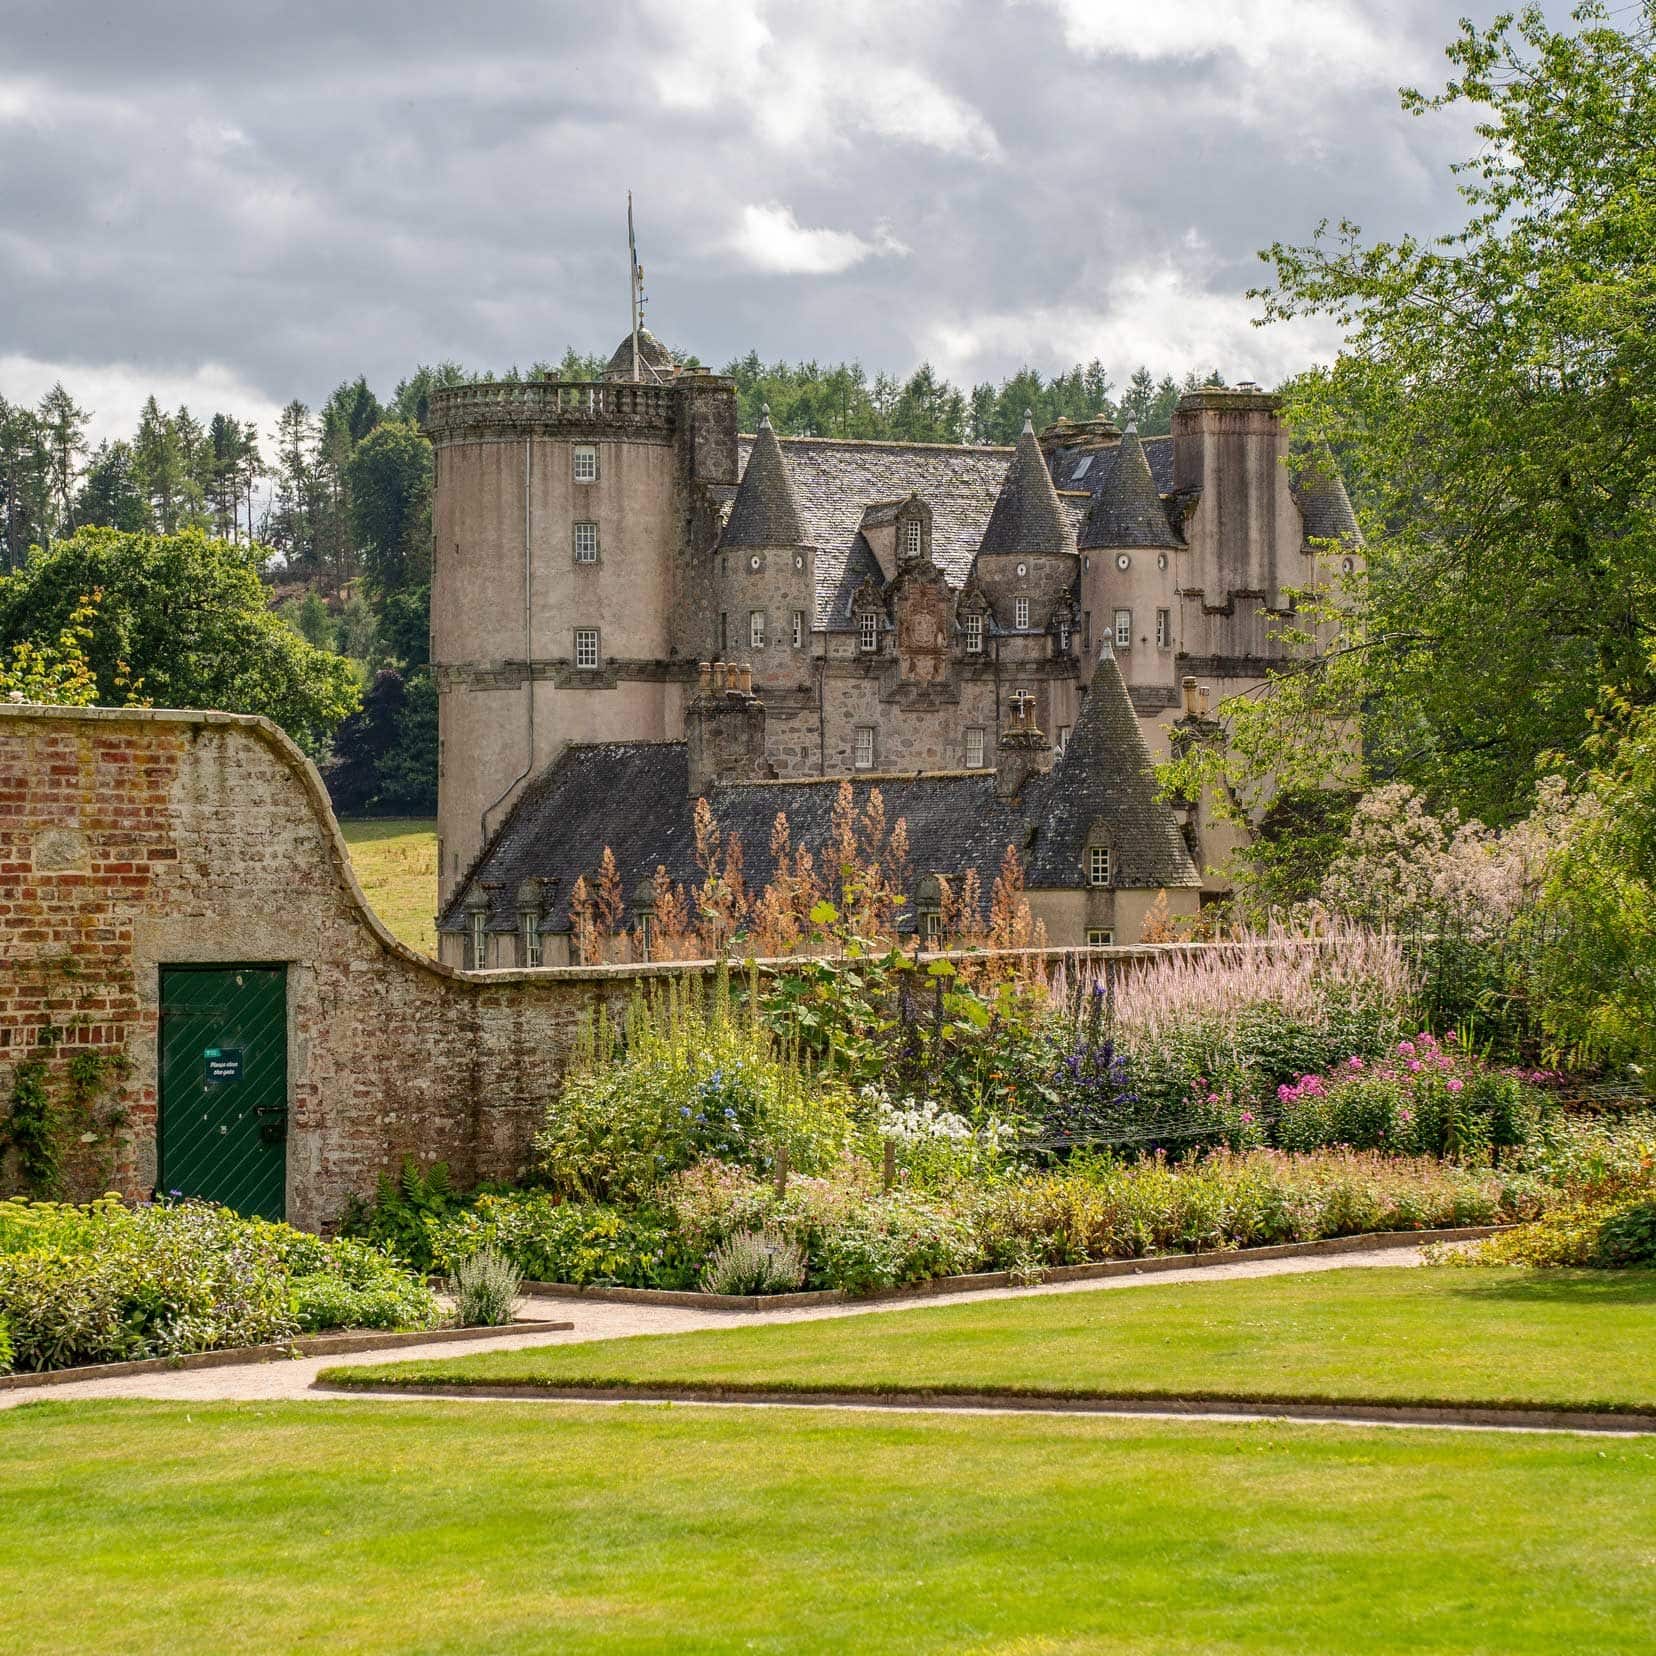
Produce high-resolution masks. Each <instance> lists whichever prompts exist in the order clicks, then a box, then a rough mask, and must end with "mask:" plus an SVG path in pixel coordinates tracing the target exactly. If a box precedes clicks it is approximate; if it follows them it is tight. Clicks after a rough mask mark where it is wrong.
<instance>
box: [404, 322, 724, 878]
mask: <svg viewBox="0 0 1656 1656" xmlns="http://www.w3.org/2000/svg"><path fill="white" fill-rule="evenodd" d="M649 344H650V346H651V347H652V353H651V354H652V357H653V355H654V351H655V350H658V349H659V347H656V346H655V342H654V341H653V340H652V341H650V342H649ZM632 349H633V342H632V336H631V335H630V334H629V335H628V337H627V338H626V339H625V340H623V341H622V344H621V346H619V347H618V348H617V350H616V360H620V359H621V357H622V355H623V353H625V355H626V357H627V359H628V360H629V362H630V359H631V356H632ZM651 365H652V367H655V368H657V370H658V372H659V365H658V364H657V363H655V362H654V361H653V360H652V364H651ZM426 430H427V434H428V435H429V436H430V438H431V443H432V449H433V462H434V466H435V476H434V494H433V505H432V516H433V541H434V545H433V559H432V584H431V660H432V667H433V672H434V675H435V678H436V682H437V689H438V793H437V814H438V836H439V857H440V870H439V876H438V889H439V897H440V901H441V902H443V903H446V902H447V901H448V899H449V897H450V896H451V895H452V893H453V891H454V890H455V888H456V886H457V884H458V883H459V882H460V881H461V880H462V879H463V878H464V877H465V875H466V873H467V871H468V869H469V868H470V867H471V864H472V862H473V860H474V859H475V857H476V856H477V854H478V852H479V851H480V850H481V849H482V848H483V846H484V845H485V844H486V843H487V841H488V839H489V837H490V836H491V835H492V834H493V833H494V832H495V831H496V830H497V829H498V828H499V826H500V824H501V822H502V821H503V820H504V818H505V815H506V813H507V812H508V811H509V810H510V808H511V806H512V805H513V803H515V801H516V800H517V798H518V796H519V795H520V793H521V792H522V790H523V788H524V786H525V785H526V784H527V783H528V782H529V781H530V780H531V779H532V778H533V777H535V776H536V775H538V774H539V773H540V772H541V771H542V770H544V769H545V767H546V766H547V765H549V764H551V763H552V762H553V761H554V760H556V759H557V757H558V756H559V755H560V753H561V752H562V751H563V749H564V748H565V747H566V746H567V745H568V744H569V743H571V742H603V741H662V740H666V739H669V738H673V737H677V736H678V735H679V734H680V732H681V729H682V707H683V700H684V695H685V692H686V689H687V688H688V686H689V684H690V681H692V680H693V678H694V671H695V669H694V660H695V657H696V655H697V653H698V650H697V646H696V643H695V642H693V625H694V623H693V620H692V617H693V616H694V613H695V611H696V610H697V608H698V607H699V608H701V609H702V610H703V611H704V612H705V604H703V605H701V606H698V605H697V604H696V602H695V598H696V595H695V593H694V592H693V590H692V585H693V582H692V573H691V572H692V567H693V561H694V560H695V558H696V557H697V556H698V555H700V556H705V549H706V547H707V545H708V543H709V542H710V540H711V538H712V528H711V525H712V521H713V519H712V506H711V503H710V502H709V501H708V500H707V498H706V494H705V489H706V486H707V485H710V484H724V485H729V484H732V483H734V482H735V481H736V416H735V391H734V386H733V384H732V382H730V381H729V380H723V379H718V378H716V377H715V376H713V375H709V374H686V375H676V374H674V375H670V376H667V377H662V378H659V379H655V380H648V381H646V380H643V379H640V380H636V381H633V380H627V381H623V380H620V379H606V380H604V381H602V382H593V383H587V382H582V383H574V382H570V381H562V380H558V379H555V378H548V379H545V380H536V381H528V382H515V381H513V382H491V383H486V384H477V385H463V386H456V387H453V388H451V389H448V390H443V391H437V392H435V393H433V395H432V398H431V406H430V411H429V413H428V415H427V420H426ZM703 625H705V621H703Z"/></svg>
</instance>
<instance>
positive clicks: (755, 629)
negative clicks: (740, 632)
mask: <svg viewBox="0 0 1656 1656" xmlns="http://www.w3.org/2000/svg"><path fill="white" fill-rule="evenodd" d="M764 647H765V612H764V611H763V610H749V611H748V648H749V649H750V650H762V649H764Z"/></svg>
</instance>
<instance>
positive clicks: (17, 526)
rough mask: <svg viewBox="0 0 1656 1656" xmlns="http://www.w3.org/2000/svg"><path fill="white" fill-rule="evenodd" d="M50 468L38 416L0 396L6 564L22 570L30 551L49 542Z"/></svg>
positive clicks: (0, 504)
mask: <svg viewBox="0 0 1656 1656" xmlns="http://www.w3.org/2000/svg"><path fill="white" fill-rule="evenodd" d="M50 514H51V485H50V468H49V466H48V463H47V458H46V444H45V437H44V434H43V432H42V430H41V424H40V417H39V416H38V415H37V414H36V413H35V411H34V410H33V409H32V408H24V407H22V406H21V405H20V404H10V403H8V402H7V401H6V400H5V398H4V397H0V519H3V524H4V539H5V545H4V550H5V563H6V567H7V568H8V569H21V568H22V566H23V560H24V559H25V558H27V557H28V555H29V548H30V547H31V546H34V545H43V544H44V543H45V542H46V540H47V539H48V534H49V532H48V519H49V517H50Z"/></svg>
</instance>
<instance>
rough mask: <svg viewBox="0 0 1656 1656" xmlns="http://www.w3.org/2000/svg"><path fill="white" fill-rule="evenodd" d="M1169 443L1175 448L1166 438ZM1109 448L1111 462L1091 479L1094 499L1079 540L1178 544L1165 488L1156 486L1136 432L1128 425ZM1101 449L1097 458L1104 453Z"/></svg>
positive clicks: (1107, 543)
mask: <svg viewBox="0 0 1656 1656" xmlns="http://www.w3.org/2000/svg"><path fill="white" fill-rule="evenodd" d="M1166 446H1167V448H1168V449H1169V450H1171V449H1172V446H1173V445H1172V444H1171V443H1168V444H1167V445H1166ZM1105 452H1108V454H1109V459H1108V463H1107V464H1106V465H1104V466H1099V465H1098V464H1097V462H1095V463H1094V469H1096V470H1097V471H1098V472H1099V476H1098V478H1097V479H1096V480H1095V482H1094V484H1093V497H1092V503H1091V505H1090V506H1089V507H1088V508H1087V518H1086V522H1085V523H1084V524H1083V525H1082V528H1081V533H1080V536H1079V537H1078V544H1079V545H1081V546H1083V547H1111V548H1113V547H1117V546H1160V547H1172V546H1178V545H1180V544H1181V543H1180V540H1179V537H1178V536H1177V535H1176V534H1175V533H1174V532H1173V526H1172V525H1171V524H1170V523H1169V522H1168V521H1167V509H1166V507H1164V506H1163V505H1162V499H1161V490H1160V489H1158V488H1157V487H1156V479H1155V474H1154V473H1153V472H1152V471H1151V470H1150V460H1149V457H1148V456H1147V455H1146V454H1145V452H1144V444H1143V442H1142V441H1141V440H1140V438H1139V434H1138V432H1137V431H1136V430H1135V429H1134V428H1133V427H1132V426H1128V428H1127V429H1126V431H1124V432H1123V433H1122V437H1121V441H1120V443H1119V444H1117V445H1116V447H1115V449H1114V450H1113V451H1105ZM1105 452H1100V454H1099V457H1098V458H1099V460H1103V459H1104V458H1105Z"/></svg>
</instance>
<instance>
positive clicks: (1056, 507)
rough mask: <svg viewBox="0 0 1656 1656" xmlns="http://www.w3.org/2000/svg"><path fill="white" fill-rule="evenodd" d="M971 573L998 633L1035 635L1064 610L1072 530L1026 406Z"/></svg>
mask: <svg viewBox="0 0 1656 1656" xmlns="http://www.w3.org/2000/svg"><path fill="white" fill-rule="evenodd" d="M972 573H973V575H974V576H975V578H976V581H977V584H978V585H979V586H980V587H981V588H982V590H983V593H984V595H985V597H987V598H988V600H989V603H990V605H991V606H992V608H993V611H994V616H995V623H996V627H997V629H998V630H999V631H1000V632H1002V633H1016V634H1033V635H1035V637H1036V638H1037V639H1039V638H1040V637H1041V636H1042V635H1044V634H1045V633H1046V631H1047V628H1048V624H1049V623H1050V622H1051V621H1052V619H1053V615H1054V613H1055V611H1056V610H1057V608H1058V606H1059V605H1060V604H1063V605H1065V606H1066V610H1065V613H1067V606H1068V602H1069V600H1070V598H1071V596H1072V594H1073V591H1074V586H1075V534H1074V531H1073V530H1072V529H1071V527H1070V520H1069V515H1068V513H1066V512H1065V510H1064V506H1063V503H1062V502H1061V501H1060V500H1059V498H1058V491H1057V490H1056V489H1055V488H1054V487H1053V486H1052V474H1051V473H1050V472H1049V471H1048V470H1047V465H1046V461H1045V459H1044V458H1043V457H1042V455H1041V445H1040V443H1039V442H1038V441H1037V440H1036V437H1035V425H1034V421H1033V419H1032V418H1031V416H1030V415H1029V413H1028V412H1027V411H1026V412H1025V414H1024V426H1023V432H1022V434H1021V435H1020V436H1019V438H1018V446H1017V447H1016V449H1014V450H1013V453H1012V460H1011V463H1010V464H1009V465H1008V466H1007V468H1006V476H1005V478H1004V480H1003V481H1002V483H1001V488H1000V494H999V495H998V496H997V497H996V500H995V507H994V510H993V511H992V512H991V513H990V514H989V522H988V524H987V526H986V527H985V529H984V531H983V540H982V542H981V543H980V544H979V546H978V553H977V558H976V561H975V562H974V563H973V566H972ZM1041 653H1045V652H1044V650H1043V651H1042V652H1041Z"/></svg>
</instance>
